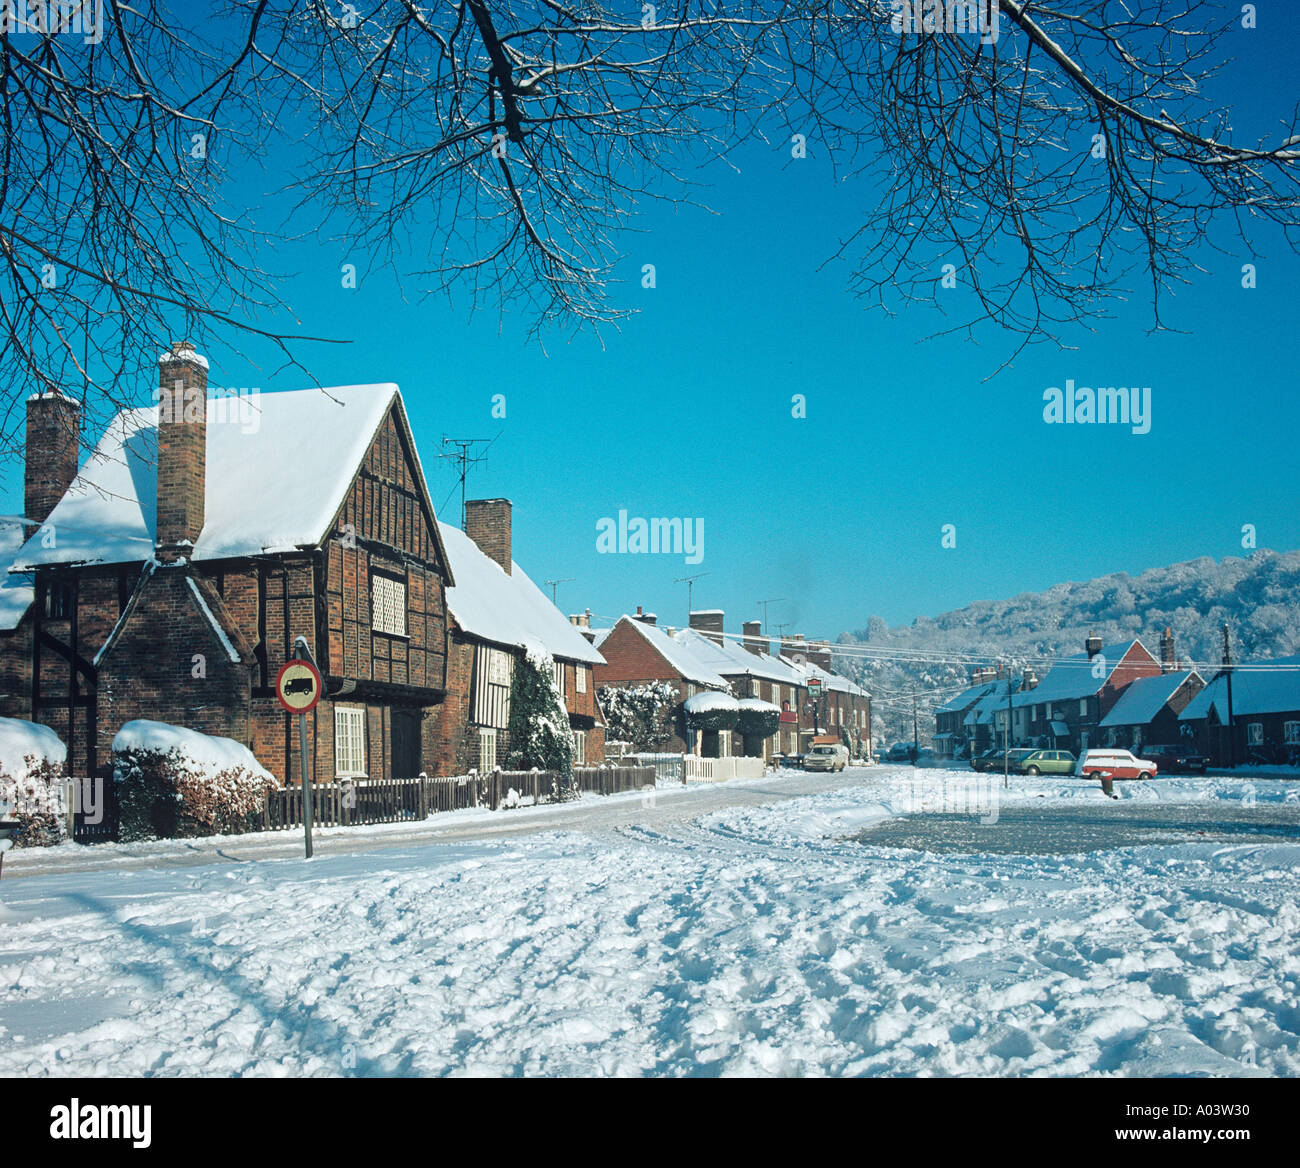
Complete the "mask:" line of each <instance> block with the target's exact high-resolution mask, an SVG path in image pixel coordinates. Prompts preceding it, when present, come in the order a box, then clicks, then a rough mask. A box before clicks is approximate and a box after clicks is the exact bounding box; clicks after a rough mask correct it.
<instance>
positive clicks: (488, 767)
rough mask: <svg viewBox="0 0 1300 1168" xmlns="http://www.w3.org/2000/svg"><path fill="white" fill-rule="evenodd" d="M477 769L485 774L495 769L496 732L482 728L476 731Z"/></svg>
mask: <svg viewBox="0 0 1300 1168" xmlns="http://www.w3.org/2000/svg"><path fill="white" fill-rule="evenodd" d="M478 769H479V773H480V774H483V775H486V774H488V773H490V772H491V771H494V770H496V769H497V732H496V731H495V730H487V729H483V730H480V731H479V732H478Z"/></svg>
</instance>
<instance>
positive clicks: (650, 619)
mask: <svg viewBox="0 0 1300 1168" xmlns="http://www.w3.org/2000/svg"><path fill="white" fill-rule="evenodd" d="M636 619H637V620H639V621H640V622H641V623H642V624H643V625H657V624H658V623H659V618H658V617H657V616H655V614H654V613H652V612H642V611H641V606H640V605H639V604H638V605H637V606H636Z"/></svg>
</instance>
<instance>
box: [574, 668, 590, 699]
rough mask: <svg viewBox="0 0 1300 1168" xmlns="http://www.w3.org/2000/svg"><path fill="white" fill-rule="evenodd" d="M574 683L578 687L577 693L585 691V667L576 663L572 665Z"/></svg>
mask: <svg viewBox="0 0 1300 1168" xmlns="http://www.w3.org/2000/svg"><path fill="white" fill-rule="evenodd" d="M573 676H574V685H576V686H577V687H578V692H579V693H586V692H587V667H586V666H585V665H578V666H575V667H574V673H573Z"/></svg>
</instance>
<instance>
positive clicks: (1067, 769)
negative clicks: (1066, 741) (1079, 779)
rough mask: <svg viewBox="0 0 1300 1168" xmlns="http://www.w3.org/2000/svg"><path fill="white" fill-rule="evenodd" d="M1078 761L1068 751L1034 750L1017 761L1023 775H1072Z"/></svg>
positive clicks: (1016, 765)
mask: <svg viewBox="0 0 1300 1168" xmlns="http://www.w3.org/2000/svg"><path fill="white" fill-rule="evenodd" d="M1077 763H1078V759H1076V758H1075V757H1074V755H1072V754H1071V753H1070V752H1069V751H1068V750H1032V751H1030V752H1029V753H1028V754H1026V755H1025V756H1024V757H1023V758H1019V759H1017V760H1016V763H1015V769H1016V771H1017V772H1019V773H1020V774H1022V775H1072V774H1074V768H1075V765H1076V764H1077Z"/></svg>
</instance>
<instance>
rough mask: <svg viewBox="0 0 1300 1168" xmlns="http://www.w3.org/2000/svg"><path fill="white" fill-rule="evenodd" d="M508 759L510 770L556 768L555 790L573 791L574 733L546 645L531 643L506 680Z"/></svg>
mask: <svg viewBox="0 0 1300 1168" xmlns="http://www.w3.org/2000/svg"><path fill="white" fill-rule="evenodd" d="M506 731H507V734H508V735H509V738H510V749H509V752H508V754H507V756H506V758H507V763H508V765H509V766H510V767H511V769H513V770H521V771H526V770H532V769H533V768H534V767H536V768H537V769H538V770H543V771H556V772H557V773H558V775H559V779H558V780H557V782H556V787H555V791H554V795H555V797H556V798H557V799H568V798H571V797H572V796H573V794H574V781H573V732H572V730H570V728H569V715H568V712H567V711H566V710H565V708H564V699H563V698H562V697H561V696H560V691H559V690H558V689H557V688H556V686H555V661H554V658H552V657H551V655H550V653H549V652H547V650H546V649H545V647H543V646H542V645H540V644H537V643H530V644H529V645H527V646H526V647H525V649H524V656H523V658H522V659H521V660H519V661H518V662H516V664H515V672H514V678H513V680H512V681H511V683H510V719H509V721H508V722H507V724H506Z"/></svg>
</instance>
